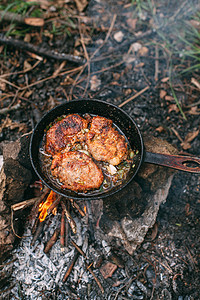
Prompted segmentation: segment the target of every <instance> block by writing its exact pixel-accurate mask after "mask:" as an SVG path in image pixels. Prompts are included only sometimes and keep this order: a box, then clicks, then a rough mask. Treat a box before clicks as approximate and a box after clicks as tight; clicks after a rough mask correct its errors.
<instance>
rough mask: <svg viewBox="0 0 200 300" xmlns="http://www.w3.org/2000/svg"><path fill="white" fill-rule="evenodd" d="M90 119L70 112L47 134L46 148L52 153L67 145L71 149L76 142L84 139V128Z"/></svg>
mask: <svg viewBox="0 0 200 300" xmlns="http://www.w3.org/2000/svg"><path fill="white" fill-rule="evenodd" d="M87 126H88V121H86V120H85V119H83V118H82V117H80V116H79V115H77V114H70V115H68V116H66V117H65V118H63V119H62V120H61V121H58V122H56V123H55V124H54V125H53V126H52V127H51V128H50V129H49V130H48V131H47V134H46V145H45V150H46V152H48V153H49V154H51V155H54V154H55V153H57V152H60V151H61V150H63V149H64V148H66V147H67V150H70V149H71V147H72V146H73V144H74V143H76V142H79V141H82V140H83V139H84V136H85V132H84V130H83V129H86V128H87Z"/></svg>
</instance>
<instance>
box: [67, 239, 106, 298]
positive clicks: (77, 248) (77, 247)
mask: <svg viewBox="0 0 200 300" xmlns="http://www.w3.org/2000/svg"><path fill="white" fill-rule="evenodd" d="M71 243H72V245H73V246H74V247H75V248H76V250H77V251H78V252H79V253H80V254H81V255H82V256H83V257H84V258H85V259H86V258H87V257H86V254H85V253H84V252H83V250H82V249H81V248H80V247H79V246H78V245H77V244H76V243H75V242H74V241H73V240H71ZM85 266H86V269H87V270H88V271H89V272H90V273H91V274H92V275H93V277H94V280H95V281H96V283H97V285H98V286H99V288H100V290H101V292H102V294H103V293H104V289H103V287H102V285H101V283H100V281H99V280H98V278H97V277H96V275H95V274H94V272H93V271H92V269H91V265H88V264H87V263H86V262H85Z"/></svg>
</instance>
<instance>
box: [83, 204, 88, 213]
mask: <svg viewBox="0 0 200 300" xmlns="http://www.w3.org/2000/svg"><path fill="white" fill-rule="evenodd" d="M83 210H84V213H85V214H86V213H87V207H86V206H85V205H84V207H83Z"/></svg>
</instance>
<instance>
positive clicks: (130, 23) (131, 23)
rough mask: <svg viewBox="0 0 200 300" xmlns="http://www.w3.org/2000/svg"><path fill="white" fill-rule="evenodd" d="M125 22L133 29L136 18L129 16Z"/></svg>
mask: <svg viewBox="0 0 200 300" xmlns="http://www.w3.org/2000/svg"><path fill="white" fill-rule="evenodd" d="M126 22H127V24H128V26H129V27H130V28H131V29H133V30H135V27H136V23H137V19H132V18H129V19H128V20H127V21H126Z"/></svg>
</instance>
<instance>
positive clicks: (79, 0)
mask: <svg viewBox="0 0 200 300" xmlns="http://www.w3.org/2000/svg"><path fill="white" fill-rule="evenodd" d="M75 2H76V6H77V8H78V11H79V12H82V11H83V10H84V9H85V8H86V6H87V5H88V2H87V0H75Z"/></svg>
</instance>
